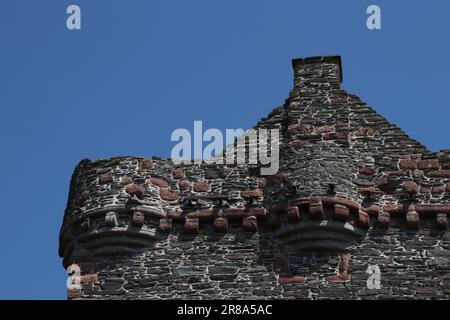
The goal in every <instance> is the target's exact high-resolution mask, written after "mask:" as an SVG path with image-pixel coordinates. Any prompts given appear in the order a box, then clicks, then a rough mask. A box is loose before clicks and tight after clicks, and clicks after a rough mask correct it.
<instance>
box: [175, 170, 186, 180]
mask: <svg viewBox="0 0 450 320" xmlns="http://www.w3.org/2000/svg"><path fill="white" fill-rule="evenodd" d="M172 175H173V178H174V179H182V178H184V171H183V170H181V169H175V170H173V171H172Z"/></svg>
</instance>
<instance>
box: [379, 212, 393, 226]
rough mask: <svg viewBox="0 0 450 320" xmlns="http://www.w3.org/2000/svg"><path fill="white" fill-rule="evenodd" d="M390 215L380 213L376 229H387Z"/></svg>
mask: <svg viewBox="0 0 450 320" xmlns="http://www.w3.org/2000/svg"><path fill="white" fill-rule="evenodd" d="M390 223H391V215H390V214H389V213H388V212H381V213H380V214H379V215H378V227H379V228H380V229H389V225H390Z"/></svg>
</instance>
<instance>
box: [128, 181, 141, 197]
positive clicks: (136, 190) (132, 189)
mask: <svg viewBox="0 0 450 320" xmlns="http://www.w3.org/2000/svg"><path fill="white" fill-rule="evenodd" d="M125 192H126V193H128V194H129V195H131V196H136V197H138V198H141V197H142V196H143V195H144V192H145V187H144V185H143V184H133V183H131V184H128V185H126V186H125Z"/></svg>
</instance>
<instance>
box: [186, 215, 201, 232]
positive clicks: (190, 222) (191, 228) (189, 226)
mask: <svg viewBox="0 0 450 320" xmlns="http://www.w3.org/2000/svg"><path fill="white" fill-rule="evenodd" d="M184 229H185V230H186V232H187V233H190V234H195V233H198V229H199V221H198V218H186V222H185V223H184Z"/></svg>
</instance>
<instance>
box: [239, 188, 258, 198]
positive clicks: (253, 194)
mask: <svg viewBox="0 0 450 320" xmlns="http://www.w3.org/2000/svg"><path fill="white" fill-rule="evenodd" d="M262 195H263V192H262V191H261V190H260V189H255V190H246V191H241V197H242V198H260V197H262Z"/></svg>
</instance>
